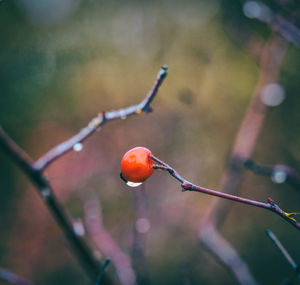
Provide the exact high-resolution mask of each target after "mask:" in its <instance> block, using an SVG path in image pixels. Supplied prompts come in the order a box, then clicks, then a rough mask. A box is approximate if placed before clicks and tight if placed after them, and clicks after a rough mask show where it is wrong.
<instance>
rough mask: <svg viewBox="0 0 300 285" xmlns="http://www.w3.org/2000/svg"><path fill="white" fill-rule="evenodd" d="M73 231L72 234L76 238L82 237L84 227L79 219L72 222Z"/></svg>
mask: <svg viewBox="0 0 300 285" xmlns="http://www.w3.org/2000/svg"><path fill="white" fill-rule="evenodd" d="M73 229H74V232H75V233H76V234H77V235H78V236H80V237H82V236H84V234H85V230H84V226H83V224H82V221H81V220H80V219H78V220H75V221H73Z"/></svg>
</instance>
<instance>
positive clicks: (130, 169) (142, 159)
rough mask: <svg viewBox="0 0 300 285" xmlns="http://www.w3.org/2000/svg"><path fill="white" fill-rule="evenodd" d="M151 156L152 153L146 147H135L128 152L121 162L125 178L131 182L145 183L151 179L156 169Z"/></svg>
mask: <svg viewBox="0 0 300 285" xmlns="http://www.w3.org/2000/svg"><path fill="white" fill-rule="evenodd" d="M149 155H152V153H151V151H150V150H149V149H147V148H145V147H135V148H133V149H131V150H129V151H127V152H126V153H125V154H124V156H123V158H122V162H121V174H122V176H123V178H124V179H125V180H127V181H131V182H143V181H145V180H146V179H147V178H148V177H150V176H151V175H152V173H153V171H154V169H153V167H152V166H153V161H152V159H150V158H149Z"/></svg>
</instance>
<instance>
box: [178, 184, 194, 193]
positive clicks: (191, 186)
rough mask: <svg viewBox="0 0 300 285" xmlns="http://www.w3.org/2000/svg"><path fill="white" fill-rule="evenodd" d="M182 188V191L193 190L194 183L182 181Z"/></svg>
mask: <svg viewBox="0 0 300 285" xmlns="http://www.w3.org/2000/svg"><path fill="white" fill-rule="evenodd" d="M181 190H182V192H185V191H189V190H193V184H191V183H188V182H185V183H182V184H181Z"/></svg>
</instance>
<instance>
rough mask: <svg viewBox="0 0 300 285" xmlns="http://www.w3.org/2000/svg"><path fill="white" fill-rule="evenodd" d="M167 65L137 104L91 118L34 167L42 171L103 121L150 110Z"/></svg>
mask: <svg viewBox="0 0 300 285" xmlns="http://www.w3.org/2000/svg"><path fill="white" fill-rule="evenodd" d="M167 69H168V67H167V66H163V67H162V68H161V70H160V71H159V73H158V75H157V79H156V81H155V83H154V85H153V87H152V89H151V90H150V91H149V93H148V94H147V96H146V98H145V99H144V100H143V101H142V102H141V103H139V104H137V105H133V106H130V107H127V108H124V109H120V110H116V111H115V110H114V111H109V112H102V113H100V114H99V115H98V116H97V117H95V118H93V119H92V120H91V121H90V123H89V124H88V125H87V126H86V127H85V128H83V129H82V130H81V131H80V132H79V133H77V134H76V135H75V136H73V137H71V138H70V139H68V140H66V141H64V142H63V143H60V144H59V145H57V146H55V147H54V148H52V149H51V150H49V151H48V152H47V153H46V154H44V155H43V156H42V157H40V158H39V159H38V160H37V161H36V163H35V164H34V167H35V168H36V169H38V170H41V171H43V170H44V169H45V168H46V167H47V166H49V165H50V164H51V163H52V162H53V161H55V160H56V159H58V158H59V157H61V156H62V155H64V154H65V153H67V152H69V151H71V150H72V149H73V146H74V144H76V143H79V142H83V141H84V140H85V139H87V138H88V137H89V136H90V135H92V134H93V133H94V132H95V131H97V130H98V129H100V127H101V126H102V125H104V124H105V123H107V122H109V121H112V120H116V119H120V118H126V117H128V116H131V115H136V114H138V115H139V114H141V113H142V112H146V113H147V112H151V110H152V109H151V107H150V103H151V102H152V101H153V99H154V97H155V95H156V94H157V92H158V90H159V87H160V86H161V84H162V82H163V80H164V79H165V77H166V76H167Z"/></svg>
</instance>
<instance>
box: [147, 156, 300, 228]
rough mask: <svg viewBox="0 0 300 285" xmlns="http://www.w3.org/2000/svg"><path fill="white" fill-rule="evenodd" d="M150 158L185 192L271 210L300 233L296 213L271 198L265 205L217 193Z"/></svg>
mask: <svg viewBox="0 0 300 285" xmlns="http://www.w3.org/2000/svg"><path fill="white" fill-rule="evenodd" d="M149 158H150V159H152V160H153V161H154V162H156V163H158V164H154V165H153V168H154V169H160V170H164V171H167V172H168V173H169V174H170V175H171V176H172V177H174V178H175V179H176V180H178V181H179V182H180V183H181V188H182V191H183V192H185V191H193V192H200V193H204V194H208V195H211V196H216V197H220V198H223V199H227V200H231V201H235V202H239V203H243V204H247V205H250V206H255V207H259V208H263V209H266V210H269V211H271V212H273V213H275V214H277V215H279V216H280V217H281V218H282V219H284V220H286V221H287V222H288V223H290V224H291V225H293V226H294V227H295V228H296V229H298V230H299V231H300V223H298V222H297V221H296V220H295V219H294V218H293V217H292V216H293V214H294V213H287V212H285V211H283V210H282V209H280V208H279V206H278V205H276V204H275V203H274V201H273V200H272V199H271V198H268V202H267V203H263V202H259V201H255V200H250V199H246V198H242V197H239V196H235V195H231V194H228V193H224V192H219V191H215V190H212V189H208V188H204V187H201V186H198V185H195V184H193V183H191V182H189V181H187V180H186V179H184V178H183V177H182V176H180V175H179V174H178V173H177V171H176V170H175V169H174V168H172V167H171V166H170V165H168V164H167V163H165V162H163V161H162V160H160V159H158V158H157V157H155V156H153V155H150V156H149Z"/></svg>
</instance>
